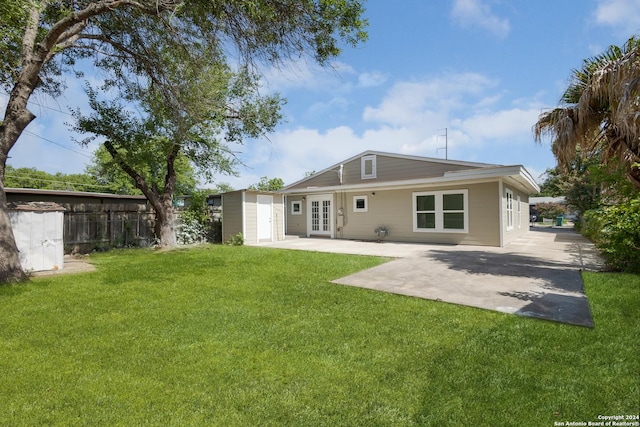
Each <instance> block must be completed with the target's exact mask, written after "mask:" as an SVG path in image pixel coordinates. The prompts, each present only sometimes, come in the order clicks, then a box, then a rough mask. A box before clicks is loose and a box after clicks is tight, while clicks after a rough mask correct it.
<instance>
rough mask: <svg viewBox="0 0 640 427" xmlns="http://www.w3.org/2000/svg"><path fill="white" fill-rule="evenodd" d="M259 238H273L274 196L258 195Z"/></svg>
mask: <svg viewBox="0 0 640 427" xmlns="http://www.w3.org/2000/svg"><path fill="white" fill-rule="evenodd" d="M257 201H258V240H259V241H260V240H272V237H273V227H272V216H273V208H272V207H273V196H265V195H261V194H259V195H258V200H257Z"/></svg>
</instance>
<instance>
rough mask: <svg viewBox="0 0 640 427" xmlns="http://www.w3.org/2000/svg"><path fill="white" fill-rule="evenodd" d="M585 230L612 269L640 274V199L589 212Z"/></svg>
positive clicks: (585, 219) (583, 230) (585, 221)
mask: <svg viewBox="0 0 640 427" xmlns="http://www.w3.org/2000/svg"><path fill="white" fill-rule="evenodd" d="M581 231H582V234H584V235H585V236H586V237H588V238H589V239H590V240H591V241H592V242H593V243H594V244H595V245H596V247H597V248H598V249H600V250H601V252H602V256H603V257H604V259H605V261H606V263H607V266H608V267H609V268H611V269H612V270H616V271H626V272H631V273H640V199H633V200H630V201H629V202H626V203H621V204H619V205H616V206H609V207H605V208H601V209H595V210H591V211H588V212H586V213H585V215H584V218H583V224H582V229H581Z"/></svg>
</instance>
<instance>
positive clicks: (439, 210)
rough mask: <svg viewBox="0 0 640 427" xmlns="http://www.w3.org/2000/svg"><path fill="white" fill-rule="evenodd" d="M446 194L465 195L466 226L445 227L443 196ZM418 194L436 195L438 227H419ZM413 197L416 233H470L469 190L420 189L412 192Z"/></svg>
mask: <svg viewBox="0 0 640 427" xmlns="http://www.w3.org/2000/svg"><path fill="white" fill-rule="evenodd" d="M445 194H462V195H463V206H462V207H463V211H462V212H463V213H464V228H463V229H452V228H444V210H443V203H442V196H444V195H445ZM418 196H435V208H436V209H435V214H436V228H418V215H417V213H418V202H417V200H416V198H417V197H418ZM412 197H413V211H412V215H413V231H414V232H416V233H469V190H467V189H460V190H444V191H420V192H414V193H412Z"/></svg>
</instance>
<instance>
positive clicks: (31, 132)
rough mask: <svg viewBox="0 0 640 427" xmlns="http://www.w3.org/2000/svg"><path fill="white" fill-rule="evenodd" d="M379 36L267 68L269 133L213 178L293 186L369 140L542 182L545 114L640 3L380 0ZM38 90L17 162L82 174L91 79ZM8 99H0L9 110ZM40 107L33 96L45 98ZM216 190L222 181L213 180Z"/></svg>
mask: <svg viewBox="0 0 640 427" xmlns="http://www.w3.org/2000/svg"><path fill="white" fill-rule="evenodd" d="M365 7H366V9H367V11H366V17H367V19H368V20H369V24H370V26H369V29H368V31H369V40H368V41H367V42H366V43H365V44H362V45H361V46H359V47H357V48H355V49H354V48H346V49H345V51H344V54H343V55H342V56H341V57H339V58H338V59H337V60H336V61H335V62H334V63H333V64H332V67H330V68H327V69H320V68H318V67H317V66H315V65H314V64H313V63H312V62H310V61H309V60H306V61H305V60H301V61H298V62H292V63H290V64H287V65H286V66H284V67H281V68H279V69H266V70H265V84H264V88H263V90H264V91H265V93H267V92H269V91H277V92H279V93H280V94H281V95H282V96H283V97H285V98H286V99H287V101H288V102H287V104H286V105H285V107H284V110H283V113H284V116H285V121H284V122H283V123H282V124H281V125H279V126H278V128H277V129H276V131H275V132H274V133H273V134H271V135H269V136H268V139H266V138H265V139H260V140H252V141H247V142H246V143H245V144H244V145H242V146H237V147H233V149H234V150H237V151H239V152H240V154H239V157H240V158H241V160H242V161H243V162H244V164H245V166H241V167H240V168H239V170H238V172H239V175H240V176H239V177H231V176H219V177H217V182H225V183H229V184H230V185H231V186H232V187H234V188H236V189H239V188H245V187H247V186H249V185H250V184H252V183H256V182H258V181H259V180H260V177H262V176H268V177H269V178H273V177H280V178H282V179H283V180H284V181H285V182H286V183H291V182H294V181H297V180H298V179H301V178H302V177H303V175H304V173H305V172H308V171H312V170H316V171H319V170H322V169H325V168H327V167H329V166H331V165H333V164H335V163H338V162H340V161H341V160H344V159H347V158H349V157H351V156H354V155H356V154H358V153H360V152H362V151H365V150H378V151H387V152H393V153H401V154H411V155H419V156H427V157H437V158H444V157H445V150H444V149H441V148H442V147H444V146H445V137H444V133H445V130H444V129H445V128H446V129H447V135H448V137H447V142H448V147H449V149H448V157H449V159H456V160H466V161H478V162H485V163H495V164H502V165H513V164H522V165H524V166H525V167H526V168H527V169H528V170H529V171H530V172H531V173H532V175H533V176H534V177H536V178H538V177H539V175H541V174H542V173H543V172H544V170H545V169H547V168H550V167H553V166H554V165H555V159H554V158H553V155H552V154H551V151H550V148H549V142H550V141H546V142H545V143H544V144H542V145H540V144H536V143H534V141H533V135H532V131H531V128H532V126H533V125H534V123H535V122H536V120H537V117H538V115H539V114H540V113H541V112H542V111H544V110H545V109H549V108H553V107H555V106H556V105H557V103H558V100H559V97H560V95H561V93H562V91H563V90H564V88H565V87H566V85H567V83H568V81H569V76H570V74H571V70H572V69H574V68H579V67H580V66H581V63H582V60H583V59H586V58H589V57H591V56H594V55H596V54H599V53H601V52H602V51H603V50H605V49H606V48H607V46H609V45H611V44H615V45H621V44H623V43H624V42H625V41H626V40H627V39H628V38H629V36H631V35H632V34H638V33H640V0H538V1H511V0H449V1H445V0H438V1H424V0H370V1H367V2H365ZM67 85H68V90H67V91H66V93H65V95H64V96H63V97H61V98H58V99H56V100H52V99H48V98H46V97H43V96H40V97H37V98H34V99H33V101H34V103H33V104H32V106H31V108H32V111H33V112H34V113H35V114H36V115H37V116H38V118H37V119H36V120H35V121H34V122H33V123H32V124H31V125H30V126H29V127H28V128H27V132H26V133H25V134H24V135H23V136H22V137H21V139H20V140H19V141H18V143H17V144H16V146H15V147H14V149H13V150H12V151H11V153H10V156H11V158H10V159H9V164H10V165H12V166H14V167H23V166H28V167H36V168H38V169H41V170H45V171H47V172H51V173H55V172H63V173H80V172H82V171H83V170H84V168H85V166H86V164H87V163H88V162H90V158H91V152H92V150H93V149H95V146H91V147H88V148H86V149H84V148H81V147H79V146H77V145H75V144H74V143H73V142H72V135H71V134H70V132H69V131H68V128H67V126H66V125H65V122H69V121H71V117H70V116H69V115H68V114H67V113H65V112H67V111H68V107H76V106H79V107H80V108H85V107H86V102H85V96H84V94H83V92H82V88H81V86H82V81H76V80H73V79H70V80H69V81H68V82H67ZM5 102H6V96H4V95H0V106H2V107H4V103H5ZM36 103H37V104H38V105H35V104H36ZM204 185H205V186H213V185H215V184H208V185H207V184H204Z"/></svg>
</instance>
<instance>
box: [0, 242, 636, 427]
mask: <svg viewBox="0 0 640 427" xmlns="http://www.w3.org/2000/svg"><path fill="white" fill-rule="evenodd" d="M91 260H92V262H94V263H95V264H96V265H97V266H98V271H97V272H95V273H89V274H81V275H73V276H72V275H69V276H57V277H51V278H35V279H33V280H32V281H31V283H28V284H23V285H16V286H5V287H0V313H1V315H0V373H1V376H0V402H1V403H0V425H7V426H34V425H105V426H106V425H108V426H117V425H121V426H132V425H140V426H146V425H154V426H155V425H163V426H164V425H169V426H201V425H211V426H254V425H262V426H269V425H273V426H277V425H296V426H325V425H326V426H362V425H368V426H390V425H394V426H412V425H487V426H489V425H492V426H493V425H500V426H510V425H513V426H522V425H527V426H551V425H554V422H566V421H585V422H586V421H597V416H598V415H599V414H603V415H626V414H637V411H638V401H639V399H640V387H639V374H640V358H639V357H638V346H639V338H640V277H639V276H634V275H623V274H605V273H585V274H584V280H585V286H586V291H587V295H588V297H589V300H590V303H591V308H592V313H593V317H594V322H595V325H596V326H595V328H594V329H588V328H582V327H576V326H570V325H564V324H559V323H553V322H547V321H542V320H537V319H530V318H522V317H517V316H513V315H508V314H503V313H497V312H491V311H484V310H480V309H475V308H469V307H461V306H456V305H450V304H445V303H439V302H434V301H428V300H420V299H416V298H409V297H403V296H397V295H389V294H384V293H380V292H375V291H370V290H364V289H358V288H352V287H347V286H341V285H335V284H331V283H330V282H329V281H330V280H332V279H335V278H338V277H341V276H344V275H346V274H349V273H352V272H355V271H359V270H362V269H364V268H368V267H371V266H374V265H377V264H379V263H381V262H384V260H383V259H380V258H375V257H358V256H348V255H337V254H322V253H310V252H297V251H282V250H275V249H268V248H255V247H226V246H210V247H204V248H198V249H190V250H179V251H173V252H164V253H158V252H151V251H146V250H136V251H117V252H110V253H106V254H99V255H95V256H92V258H91Z"/></svg>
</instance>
